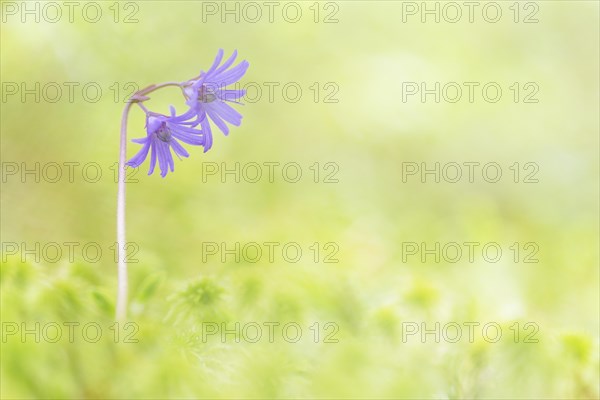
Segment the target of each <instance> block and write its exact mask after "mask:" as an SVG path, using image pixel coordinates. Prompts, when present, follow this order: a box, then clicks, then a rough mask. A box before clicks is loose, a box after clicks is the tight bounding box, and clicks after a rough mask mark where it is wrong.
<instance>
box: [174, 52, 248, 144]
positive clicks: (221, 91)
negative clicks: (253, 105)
mask: <svg viewBox="0 0 600 400" xmlns="http://www.w3.org/2000/svg"><path fill="white" fill-rule="evenodd" d="M236 57H237V50H235V51H234V52H233V54H232V55H231V57H229V58H228V59H227V61H225V62H224V63H223V65H220V66H219V64H221V60H222V59H223V49H219V52H218V53H217V57H216V58H215V61H214V62H213V64H212V66H211V67H210V68H209V69H208V71H206V72H204V71H202V72H200V76H199V77H198V78H197V79H194V80H191V81H188V82H185V83H184V84H183V87H184V92H185V94H186V96H187V98H188V100H187V102H186V103H187V104H188V106H189V107H190V110H189V111H188V112H187V113H185V114H184V116H185V117H186V118H188V117H189V118H193V117H194V116H195V117H196V119H195V121H193V123H192V126H196V125H198V124H200V126H201V128H202V132H204V134H205V135H206V140H207V142H206V143H207V144H206V149H207V150H208V149H209V148H210V146H211V145H212V131H211V127H210V123H209V121H208V118H210V120H211V121H212V122H213V123H214V124H215V125H216V126H217V127H219V129H220V130H221V131H222V132H223V133H224V134H225V135H228V134H229V127H228V126H227V123H230V124H231V125H235V126H239V125H240V124H241V122H242V115H241V114H240V113H239V112H237V111H236V110H235V109H234V108H233V107H231V106H230V105H229V104H227V103H228V102H231V103H236V104H241V103H239V102H238V101H237V100H238V99H240V98H241V97H243V96H244V94H246V91H245V90H238V89H226V87H227V86H229V85H231V84H233V83H236V82H237V81H239V80H240V78H241V77H242V76H243V75H244V74H245V73H246V70H247V69H248V66H249V65H250V64H249V63H248V61H245V60H244V61H242V62H240V63H239V64H237V65H236V66H235V67H232V68H230V67H231V66H232V65H233V63H234V61H235V58H236ZM207 117H208V118H207Z"/></svg>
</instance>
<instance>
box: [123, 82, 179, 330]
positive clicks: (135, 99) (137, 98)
mask: <svg viewBox="0 0 600 400" xmlns="http://www.w3.org/2000/svg"><path fill="white" fill-rule="evenodd" d="M166 86H179V87H181V84H180V83H177V82H166V83H161V84H159V85H151V86H148V87H147V88H145V89H142V90H140V91H138V92H137V93H135V94H134V95H133V96H131V98H129V100H128V101H127V104H125V108H124V109H123V115H122V117H121V141H120V144H119V175H118V188H117V256H118V259H119V261H118V273H117V282H118V284H117V306H116V316H115V317H116V320H117V321H125V319H126V318H127V286H128V285H127V262H126V261H125V257H126V253H125V247H126V244H127V243H126V242H125V177H126V164H125V163H126V159H127V117H128V115H129V110H130V109H131V105H132V104H133V103H139V102H142V101H145V100H147V98H146V97H145V95H147V94H149V93H152V92H153V91H155V90H158V89H160V88H163V87H166Z"/></svg>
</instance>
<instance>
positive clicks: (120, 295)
mask: <svg viewBox="0 0 600 400" xmlns="http://www.w3.org/2000/svg"><path fill="white" fill-rule="evenodd" d="M132 104H133V103H132V101H131V100H129V101H128V102H127V104H126V105H125V108H124V109H123V116H122V117H121V142H120V145H119V186H118V189H117V249H118V250H117V256H118V259H119V264H118V278H117V281H118V288H117V309H116V319H117V321H123V320H125V318H126V316H127V263H126V262H125V245H126V243H125V173H126V171H125V167H126V166H125V160H126V158H127V116H128V114H129V109H130V108H131V105H132Z"/></svg>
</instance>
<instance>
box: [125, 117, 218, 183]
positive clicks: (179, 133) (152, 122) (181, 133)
mask: <svg viewBox="0 0 600 400" xmlns="http://www.w3.org/2000/svg"><path fill="white" fill-rule="evenodd" d="M186 120H187V119H186V118H184V116H183V115H182V116H175V109H174V108H173V107H171V116H170V117H169V116H166V115H162V114H156V113H153V112H147V113H146V132H147V136H146V137H144V138H140V139H132V142H134V143H139V144H142V145H143V147H142V149H141V150H140V151H139V152H138V153H137V154H136V155H135V156H133V157H132V158H131V159H130V160H129V161H128V162H127V165H129V166H131V167H138V166H140V165H141V164H142V163H143V162H144V160H145V159H146V157H147V156H148V151H151V153H150V170H149V171H148V175H151V174H152V173H153V172H154V167H155V166H156V160H157V159H158V165H159V166H160V175H161V176H162V177H163V178H164V177H165V176H166V175H167V173H168V172H169V169H171V172H173V171H174V169H175V163H174V162H173V155H172V154H171V149H173V151H174V152H175V155H177V157H178V158H179V159H181V157H188V156H189V153H188V152H187V151H186V150H185V149H184V148H183V146H182V145H181V144H179V141H181V142H184V143H187V144H191V145H195V146H204V151H205V152H206V150H208V148H207V147H206V135H205V133H204V132H202V131H201V130H199V129H193V128H191V127H190V126H188V125H189V122H185V121H186ZM180 156H181V157H180Z"/></svg>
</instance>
